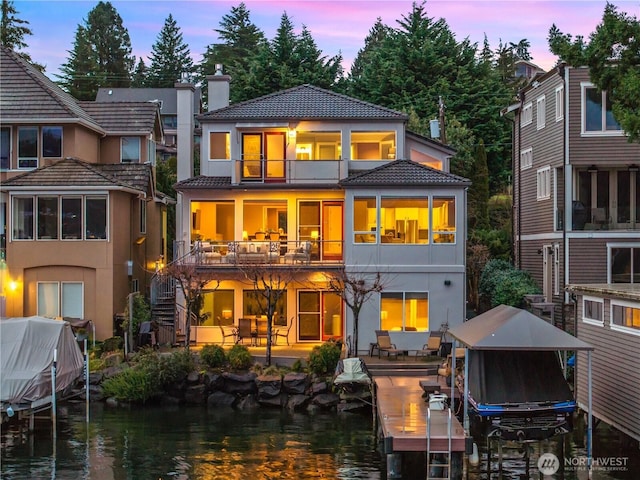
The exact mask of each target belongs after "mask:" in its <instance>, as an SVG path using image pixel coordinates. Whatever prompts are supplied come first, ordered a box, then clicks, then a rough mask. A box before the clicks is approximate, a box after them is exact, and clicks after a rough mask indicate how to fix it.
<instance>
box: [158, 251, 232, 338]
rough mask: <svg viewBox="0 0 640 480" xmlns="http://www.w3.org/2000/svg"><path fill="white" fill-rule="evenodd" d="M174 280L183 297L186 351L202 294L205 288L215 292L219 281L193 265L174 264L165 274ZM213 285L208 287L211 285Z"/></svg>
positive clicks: (198, 313)
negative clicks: (193, 319) (192, 319)
mask: <svg viewBox="0 0 640 480" xmlns="http://www.w3.org/2000/svg"><path fill="white" fill-rule="evenodd" d="M164 273H166V274H167V275H169V276H170V277H172V278H173V279H175V281H176V283H177V284H178V287H180V291H181V292H182V295H183V296H184V300H185V303H186V305H185V307H186V314H187V320H186V325H185V330H186V331H185V347H186V348H187V350H188V349H189V346H190V345H191V318H192V317H194V316H195V317H197V318H199V317H200V312H199V309H200V308H201V301H202V300H201V299H202V292H203V290H204V289H205V287H207V289H208V290H216V289H217V288H218V287H219V286H220V280H219V279H215V278H213V277H212V275H210V274H205V273H201V272H199V271H198V269H197V268H196V265H195V264H193V263H184V262H176V263H171V264H169V265H167V267H166V268H165V272H164ZM212 282H213V283H214V284H215V285H214V286H213V288H212V286H211V285H210V284H211V283H212Z"/></svg>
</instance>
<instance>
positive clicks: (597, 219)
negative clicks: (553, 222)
mask: <svg viewBox="0 0 640 480" xmlns="http://www.w3.org/2000/svg"><path fill="white" fill-rule="evenodd" d="M636 215H637V213H636ZM559 217H560V215H559ZM559 220H560V218H559ZM572 226H573V230H574V231H576V230H584V231H599V230H623V231H624V230H638V229H640V220H636V219H634V218H633V216H632V215H631V208H629V207H620V208H605V207H601V208H585V207H584V206H583V204H582V202H579V201H574V202H573V225H572Z"/></svg>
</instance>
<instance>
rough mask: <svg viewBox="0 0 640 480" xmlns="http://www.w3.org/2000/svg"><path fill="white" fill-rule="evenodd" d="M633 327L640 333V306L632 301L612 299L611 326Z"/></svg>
mask: <svg viewBox="0 0 640 480" xmlns="http://www.w3.org/2000/svg"><path fill="white" fill-rule="evenodd" d="M615 327H623V328H631V329H633V330H637V331H638V333H640V308H639V307H638V306H637V305H633V304H630V303H624V302H618V301H611V328H612V329H614V330H615V329H616V328H615Z"/></svg>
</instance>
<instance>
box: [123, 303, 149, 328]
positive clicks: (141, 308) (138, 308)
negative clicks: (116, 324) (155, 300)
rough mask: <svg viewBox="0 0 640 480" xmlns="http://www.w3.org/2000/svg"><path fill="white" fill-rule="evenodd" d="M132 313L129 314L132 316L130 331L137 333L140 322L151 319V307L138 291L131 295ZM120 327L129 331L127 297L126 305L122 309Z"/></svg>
mask: <svg viewBox="0 0 640 480" xmlns="http://www.w3.org/2000/svg"><path fill="white" fill-rule="evenodd" d="M132 303H133V314H132V315H131V317H132V320H133V322H132V327H133V328H132V331H133V334H134V335H137V334H138V332H139V331H140V324H141V323H142V322H148V321H149V320H151V307H150V306H149V303H148V302H147V300H146V299H145V298H144V297H143V296H142V295H140V294H139V293H136V294H134V295H133V302H132ZM122 329H123V330H124V331H125V332H128V331H129V301H128V299H127V305H126V306H125V309H124V322H122Z"/></svg>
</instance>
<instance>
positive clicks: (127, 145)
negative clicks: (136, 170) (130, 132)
mask: <svg viewBox="0 0 640 480" xmlns="http://www.w3.org/2000/svg"><path fill="white" fill-rule="evenodd" d="M120 160H121V162H122V163H140V138H139V137H122V138H121V139H120Z"/></svg>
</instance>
